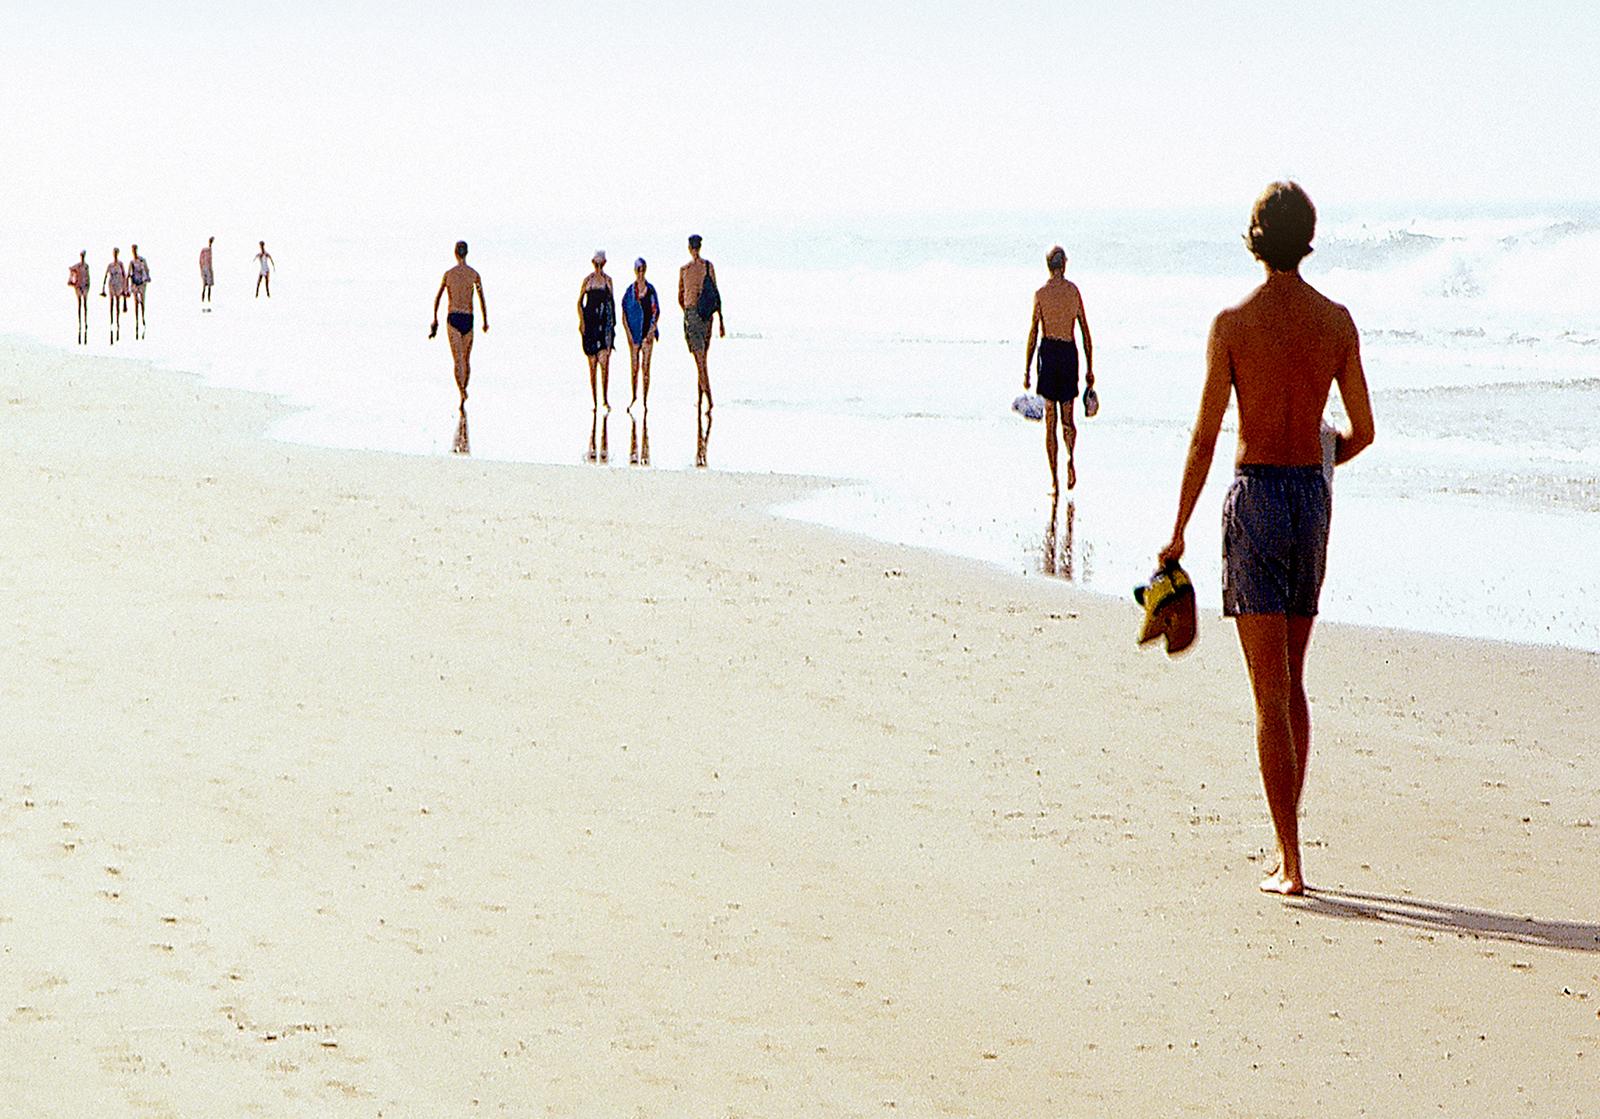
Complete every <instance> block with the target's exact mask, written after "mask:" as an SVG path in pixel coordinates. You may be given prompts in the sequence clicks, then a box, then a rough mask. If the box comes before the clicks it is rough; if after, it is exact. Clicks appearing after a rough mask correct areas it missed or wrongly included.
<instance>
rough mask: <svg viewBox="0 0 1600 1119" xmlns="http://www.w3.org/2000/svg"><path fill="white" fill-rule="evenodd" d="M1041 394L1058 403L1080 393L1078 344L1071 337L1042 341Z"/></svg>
mask: <svg viewBox="0 0 1600 1119" xmlns="http://www.w3.org/2000/svg"><path fill="white" fill-rule="evenodd" d="M1039 395H1040V396H1042V397H1044V398H1045V399H1046V400H1053V401H1055V402H1056V403H1057V404H1061V403H1063V402H1065V403H1070V402H1071V401H1072V400H1073V398H1074V397H1076V396H1077V395H1078V344H1077V343H1076V342H1074V341H1073V340H1072V339H1071V338H1045V339H1043V340H1041V341H1040V343H1039Z"/></svg>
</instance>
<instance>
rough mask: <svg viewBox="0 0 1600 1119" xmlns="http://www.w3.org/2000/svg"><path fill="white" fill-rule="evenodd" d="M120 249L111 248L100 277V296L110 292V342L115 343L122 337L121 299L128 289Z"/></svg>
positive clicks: (103, 296)
mask: <svg viewBox="0 0 1600 1119" xmlns="http://www.w3.org/2000/svg"><path fill="white" fill-rule="evenodd" d="M121 256H122V250H121V249H120V248H113V249H112V250H111V263H110V264H108V265H106V271H105V275H103V276H101V277H100V298H101V299H104V298H106V293H107V291H108V290H109V291H110V294H111V329H110V334H111V342H112V344H113V345H115V344H116V342H117V339H119V338H121V337H122V300H123V297H124V296H125V295H126V294H127V291H128V273H127V271H126V270H125V269H124V268H123V267H122V261H121V259H120V258H121Z"/></svg>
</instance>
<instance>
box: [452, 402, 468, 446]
mask: <svg viewBox="0 0 1600 1119" xmlns="http://www.w3.org/2000/svg"><path fill="white" fill-rule="evenodd" d="M459 415H460V418H459V419H458V420H456V438H455V442H453V443H451V444H450V453H451V454H453V455H470V454H471V453H472V442H471V440H469V439H468V438H467V409H466V405H462V407H461V411H460V413H459Z"/></svg>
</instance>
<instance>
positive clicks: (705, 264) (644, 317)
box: [428, 233, 727, 415]
mask: <svg viewBox="0 0 1600 1119" xmlns="http://www.w3.org/2000/svg"><path fill="white" fill-rule="evenodd" d="M701 244H702V238H701V237H700V235H699V234H698V233H696V234H694V235H693V236H691V237H690V238H689V260H688V263H686V264H684V266H683V267H682V268H680V269H678V307H679V309H680V310H681V311H682V312H683V337H684V342H685V344H686V345H687V346H688V348H689V353H690V355H691V356H693V358H694V362H695V369H696V372H697V376H698V380H699V384H698V390H697V394H696V398H695V399H696V410H697V411H700V412H703V413H705V414H707V415H709V414H710V412H711V408H712V403H713V402H712V397H711V375H710V373H709V371H708V369H707V366H706V354H707V351H708V350H709V349H710V348H711V325H712V322H713V320H715V322H716V326H717V334H718V336H719V337H726V335H727V327H726V326H725V325H724V323H723V320H722V293H721V289H720V288H719V287H718V286H717V270H716V267H715V266H714V265H712V263H711V262H710V261H709V260H707V259H706V258H705V257H703V256H701V255H700V246H701ZM455 251H456V263H455V266H454V267H453V268H451V269H450V270H449V271H447V272H446V273H445V274H444V276H443V278H441V279H440V281H439V290H438V291H437V292H435V293H434V296H433V325H432V326H431V327H430V328H429V330H428V337H429V338H433V337H435V336H437V335H438V333H439V304H440V302H444V303H445V327H446V336H447V337H448V339H449V342H450V356H451V362H452V366H453V368H454V372H455V379H456V389H457V391H458V392H459V393H460V397H461V411H462V412H463V413H465V411H466V407H467V384H468V382H469V381H470V380H471V378H472V337H473V332H474V328H475V323H474V320H473V301H474V298H476V300H477V308H478V310H479V311H480V312H481V313H482V315H483V330H484V332H485V333H487V332H488V330H489V307H488V303H487V301H486V300H485V298H484V294H483V277H482V276H481V275H479V274H478V271H477V269H475V268H473V267H472V266H471V265H469V264H468V263H467V243H466V242H465V241H457V242H456V250H455ZM590 265H591V266H592V271H591V272H590V273H589V275H587V276H585V277H584V279H583V283H582V284H581V285H580V286H579V288H578V304H577V312H578V337H579V340H580V342H581V344H582V347H583V353H584V356H585V358H586V359H587V360H588V363H589V397H590V404H591V408H592V410H593V411H596V412H599V411H600V410H602V409H604V410H605V411H608V412H609V411H610V410H611V354H612V352H613V351H614V350H615V349H616V345H617V297H616V286H615V284H614V283H613V282H612V279H611V276H610V275H609V274H608V273H607V272H606V254H605V250H604V249H599V250H596V252H595V254H594V256H593V257H591V258H590ZM648 267H649V266H648V265H647V264H646V262H645V259H644V258H643V257H640V258H638V259H637V260H635V261H634V262H633V281H632V282H631V283H629V284H628V286H627V287H626V288H625V289H624V290H623V293H622V322H623V327H624V329H625V330H626V332H627V336H628V366H629V374H630V376H629V380H630V385H631V391H632V395H631V399H630V400H629V402H628V409H629V410H630V411H631V410H632V409H633V407H634V406H635V405H639V406H640V407H641V408H643V409H646V410H648V409H649V407H650V358H651V354H652V352H653V351H654V349H655V344H656V342H658V341H660V339H661V297H660V296H659V295H658V294H657V293H656V287H655V285H654V284H652V283H651V282H650V281H649V279H647V278H646V272H647V271H648ZM446 297H448V299H447V298H446Z"/></svg>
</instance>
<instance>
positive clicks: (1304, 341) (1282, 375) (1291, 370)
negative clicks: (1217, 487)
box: [1158, 182, 1373, 894]
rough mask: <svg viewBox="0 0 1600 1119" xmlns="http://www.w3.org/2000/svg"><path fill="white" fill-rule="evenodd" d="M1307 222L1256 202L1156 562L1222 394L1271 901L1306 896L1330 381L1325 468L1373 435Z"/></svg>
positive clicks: (1194, 484) (1355, 350)
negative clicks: (1248, 272)
mask: <svg viewBox="0 0 1600 1119" xmlns="http://www.w3.org/2000/svg"><path fill="white" fill-rule="evenodd" d="M1316 221H1317V212H1316V209H1315V207H1313V206H1312V204H1311V199H1310V198H1309V197H1307V196H1306V192H1305V191H1304V190H1302V189H1301V188H1300V187H1299V185H1298V184H1296V183H1290V182H1280V183H1273V184H1272V185H1271V186H1269V187H1267V189H1266V190H1265V191H1263V192H1262V194H1261V197H1259V198H1258V199H1256V203H1255V207H1254V209H1253V210H1252V212H1251V215H1250V230H1249V232H1248V233H1246V234H1245V241H1246V243H1247V244H1248V245H1249V247H1250V252H1251V253H1252V254H1253V255H1254V256H1255V257H1256V259H1258V260H1259V261H1261V263H1262V265H1263V266H1264V267H1265V268H1266V282H1264V283H1263V284H1262V285H1261V286H1260V287H1258V288H1256V289H1255V290H1254V291H1253V292H1251V293H1250V295H1249V296H1248V297H1247V298H1246V299H1245V300H1244V302H1242V303H1240V304H1239V305H1238V306H1236V307H1231V308H1229V309H1228V310H1226V311H1223V312H1222V313H1221V314H1220V315H1218V316H1217V317H1216V320H1215V321H1214V322H1213V323H1212V326H1211V336H1210V339H1209V341H1208V342H1207V344H1206V378H1205V387H1204V389H1203V390H1202V392H1201V398H1200V412H1199V416H1198V418H1197V419H1196V420H1195V426H1194V434H1193V437H1192V438H1191V440H1190V443H1189V456H1188V460H1187V462H1186V463H1185V465H1184V470H1183V484H1182V489H1181V492H1180V494H1179V498H1178V516H1177V520H1176V522H1175V523H1174V525H1173V529H1172V539H1171V541H1169V542H1168V544H1167V545H1166V547H1164V548H1162V549H1161V552H1160V555H1159V558H1158V562H1159V563H1160V564H1161V566H1162V567H1163V568H1165V567H1167V566H1168V565H1169V564H1171V565H1176V563H1177V562H1178V560H1179V558H1180V557H1182V555H1183V549H1184V540H1183V533H1184V529H1185V528H1186V527H1187V526H1188V524H1189V518H1190V516H1191V515H1192V514H1193V513H1194V507H1195V503H1196V502H1197V501H1198V500H1199V498H1200V491H1201V489H1202V488H1203V487H1204V486H1205V481H1206V474H1207V473H1209V471H1210V469H1211V458H1212V454H1213V452H1214V450H1215V448H1216V441H1217V433H1218V431H1219V430H1220V428H1221V426H1222V418H1223V414H1224V413H1225V412H1226V411H1227V409H1228V398H1229V396H1230V395H1231V396H1232V397H1233V398H1234V399H1235V401H1236V403H1237V406H1238V424H1239V449H1238V456H1237V459H1236V462H1237V468H1236V473H1235V475H1234V480H1233V484H1232V486H1231V487H1230V488H1229V490H1228V494H1227V497H1226V498H1225V499H1224V502H1223V508H1222V609H1223V613H1224V614H1226V615H1228V616H1229V617H1232V618H1234V619H1235V620H1236V623H1237V627H1238V632H1239V644H1240V646H1241V647H1242V648H1243V650H1244V659H1245V666H1246V668H1247V669H1248V671H1249V675H1250V687H1251V690H1252V692H1253V693H1254V697H1255V709H1256V753H1257V756H1258V759H1259V761H1260V765H1261V780H1262V784H1263V785H1264V786H1265V789H1266V794H1267V807H1268V809H1269V810H1270V812H1271V815H1272V825H1273V829H1274V831H1275V832H1276V835H1277V846H1278V865H1277V867H1276V868H1275V869H1274V870H1273V871H1272V873H1270V874H1269V875H1268V876H1267V878H1266V879H1265V880H1264V881H1263V882H1262V883H1261V889H1262V890H1265V891H1267V892H1269V893H1276V894H1299V893H1303V892H1304V891H1305V873H1304V870H1303V868H1302V867H1301V862H1300V823H1299V813H1300V794H1301V791H1302V790H1303V789H1304V787H1305V777H1306V763H1307V761H1308V760H1309V758H1310V752H1311V710H1310V706H1309V704H1308V703H1307V701H1306V692H1305V660H1306V649H1307V647H1308V646H1309V644H1310V642H1311V626H1312V623H1313V621H1314V620H1315V619H1316V614H1317V600H1318V597H1319V596H1320V593H1321V589H1322V576H1323V570H1324V565H1325V562H1326V558H1327V550H1328V522H1329V517H1330V515H1331V513H1332V507H1331V498H1330V493H1329V488H1328V482H1327V478H1326V477H1325V475H1324V473H1323V435H1322V427H1323V424H1322V413H1323V409H1324V407H1325V406H1326V405H1327V402H1328V394H1329V391H1330V389H1331V388H1332V386H1333V385H1334V384H1335V383H1337V384H1338V386H1339V396H1340V399H1341V400H1342V401H1343V402H1344V410H1345V413H1346V414H1347V415H1348V416H1349V417H1350V430H1349V431H1347V432H1339V433H1337V434H1336V436H1335V438H1334V439H1333V456H1332V457H1333V461H1334V462H1335V463H1345V462H1349V461H1350V460H1351V459H1352V458H1354V457H1355V456H1356V455H1357V454H1359V453H1360V452H1361V451H1362V450H1364V449H1365V448H1366V447H1367V446H1368V445H1370V444H1371V442H1372V439H1373V419H1372V404H1371V401H1370V400H1369V398H1368V395H1367V380H1366V374H1365V373H1364V372H1363V370H1362V368H1361V347H1360V335H1359V334H1358V333H1357V331H1356V325H1355V321H1354V320H1353V319H1352V318H1351V317H1350V312H1349V311H1347V310H1346V309H1345V308H1344V307H1342V306H1340V305H1339V304H1337V303H1335V302H1333V301H1332V300H1331V299H1329V298H1327V297H1326V296H1324V295H1323V294H1322V293H1321V292H1319V291H1317V290H1316V289H1315V288H1313V287H1312V286H1311V285H1310V284H1308V283H1306V281H1305V280H1304V279H1302V278H1301V276H1300V262H1301V261H1302V260H1303V259H1304V258H1305V257H1306V256H1307V255H1308V254H1309V253H1310V252H1311V239H1312V236H1313V234H1314V233H1315V231H1316Z"/></svg>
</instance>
